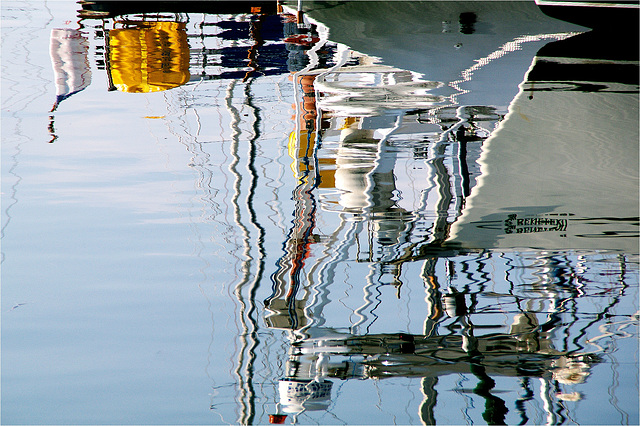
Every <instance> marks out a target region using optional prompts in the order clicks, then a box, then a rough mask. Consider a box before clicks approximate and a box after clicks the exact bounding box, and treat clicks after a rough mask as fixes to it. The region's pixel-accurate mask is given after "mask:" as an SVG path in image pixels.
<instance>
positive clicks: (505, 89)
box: [303, 1, 584, 107]
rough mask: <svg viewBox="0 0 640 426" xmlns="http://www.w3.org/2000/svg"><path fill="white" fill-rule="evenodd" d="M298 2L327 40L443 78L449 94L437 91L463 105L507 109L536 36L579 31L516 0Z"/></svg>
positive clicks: (428, 77) (535, 46)
mask: <svg viewBox="0 0 640 426" xmlns="http://www.w3.org/2000/svg"><path fill="white" fill-rule="evenodd" d="M303 6H304V8H305V10H307V12H306V16H307V17H309V18H310V19H311V20H312V21H314V22H317V23H318V24H322V25H325V26H326V27H328V29H329V39H330V40H331V41H333V42H337V43H343V44H346V45H348V46H349V47H350V48H351V49H353V50H356V51H359V52H362V53H364V54H366V55H369V56H373V57H378V58H381V60H382V63H383V64H385V65H389V66H393V67H397V68H401V69H405V70H410V71H415V72H418V73H420V74H422V75H423V78H424V79H425V80H429V81H438V82H443V83H447V84H449V86H450V87H449V89H448V90H449V92H446V91H445V90H444V88H443V89H442V90H441V91H440V92H441V93H442V94H445V95H452V94H453V95H458V97H457V101H458V102H459V103H461V104H465V105H495V106H503V107H506V106H507V105H508V104H509V102H510V101H511V99H513V97H514V96H515V94H516V93H517V89H516V88H517V85H518V84H519V83H520V82H521V81H522V77H523V75H524V73H525V72H526V70H527V68H528V65H529V64H530V61H531V58H532V57H533V56H534V55H535V52H536V50H537V49H538V48H539V47H540V43H536V41H540V40H548V39H549V38H548V37H546V36H544V35H545V34H547V35H549V34H554V35H558V33H566V32H572V31H573V32H575V31H582V30H584V28H583V27H579V26H576V25H573V24H569V23H566V22H562V21H559V20H556V19H553V18H549V17H548V16H546V15H544V14H543V13H542V12H541V11H540V10H539V8H538V7H537V6H536V5H535V3H533V2H522V1H515V2H494V1H468V2H457V1H456V2H451V1H428V2H357V1H356V2H345V3H341V4H338V5H332V6H333V7H322V5H321V4H320V5H316V4H314V3H313V2H308V3H306V2H305V3H304V4H303ZM489 63H493V64H492V65H491V66H486V65H487V64H489ZM483 75H485V77H488V78H483ZM497 75H499V76H500V78H495V76H497ZM471 76H474V78H471ZM478 77H479V78H478ZM438 94H439V93H438Z"/></svg>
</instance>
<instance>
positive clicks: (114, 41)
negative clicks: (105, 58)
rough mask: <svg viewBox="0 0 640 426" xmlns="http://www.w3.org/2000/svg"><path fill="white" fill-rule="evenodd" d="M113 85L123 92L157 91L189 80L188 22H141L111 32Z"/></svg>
mask: <svg viewBox="0 0 640 426" xmlns="http://www.w3.org/2000/svg"><path fill="white" fill-rule="evenodd" d="M109 49H110V54H109V56H110V57H109V65H110V74H111V80H112V83H113V85H114V86H115V87H116V88H117V89H118V90H120V91H122V92H131V93H147V92H157V91H162V90H167V89H172V88H174V87H178V86H181V85H183V84H185V83H187V82H188V81H189V78H190V74H189V45H188V44H187V33H186V31H185V24H184V23H180V22H163V21H160V22H140V23H138V25H137V26H134V27H133V28H122V29H114V30H111V31H110V32H109Z"/></svg>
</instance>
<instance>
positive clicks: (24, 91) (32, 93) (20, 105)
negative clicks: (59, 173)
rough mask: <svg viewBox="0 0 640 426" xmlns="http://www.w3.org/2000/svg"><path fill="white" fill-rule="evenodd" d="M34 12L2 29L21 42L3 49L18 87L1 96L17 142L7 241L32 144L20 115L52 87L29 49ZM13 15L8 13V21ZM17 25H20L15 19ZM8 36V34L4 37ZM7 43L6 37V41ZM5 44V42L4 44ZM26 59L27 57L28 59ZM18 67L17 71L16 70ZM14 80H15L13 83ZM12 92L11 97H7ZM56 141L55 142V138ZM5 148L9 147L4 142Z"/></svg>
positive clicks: (9, 78)
mask: <svg viewBox="0 0 640 426" xmlns="http://www.w3.org/2000/svg"><path fill="white" fill-rule="evenodd" d="M45 9H46V11H47V14H48V20H47V21H46V22H45V23H44V24H43V25H42V27H41V29H42V30H44V29H45V28H47V27H48V25H49V24H50V23H51V21H53V15H52V13H51V10H50V9H49V7H48V6H46V5H45ZM31 12H32V10H31V9H27V10H20V14H21V17H20V19H21V20H22V19H25V20H26V21H27V24H26V25H24V26H21V27H16V28H11V29H10V30H9V27H7V26H5V27H4V28H3V32H4V31H11V33H12V35H13V34H16V33H17V34H20V37H19V38H18V40H16V44H14V45H12V46H11V47H9V48H6V47H4V46H3V50H2V63H3V73H2V79H3V80H4V81H6V82H13V83H15V84H8V85H7V89H3V91H2V93H3V96H2V109H3V113H2V117H3V123H4V124H3V128H4V129H7V128H8V127H9V124H8V121H9V120H6V121H5V118H6V117H7V115H6V113H7V112H10V113H11V114H10V115H9V117H11V119H12V121H13V123H12V124H13V128H14V129H15V130H14V137H13V138H12V139H13V140H15V141H16V143H15V144H14V145H13V150H14V152H13V153H12V154H11V155H10V158H11V166H10V167H9V169H8V171H7V172H8V174H10V175H11V176H13V177H14V178H15V180H14V182H13V183H12V184H11V187H10V188H11V189H10V192H9V193H10V196H9V199H10V200H11V201H10V202H5V193H4V192H3V194H2V198H3V200H2V204H3V205H4V206H5V208H4V209H3V218H2V222H3V223H2V227H1V228H0V240H4V238H5V236H6V230H7V228H8V227H9V224H10V223H11V220H12V219H13V216H12V215H11V210H12V209H14V208H15V206H16V205H17V204H18V201H19V200H18V188H19V186H20V183H21V182H22V180H23V178H22V176H21V175H20V174H19V173H18V170H19V168H20V160H19V159H20V157H21V155H22V145H24V144H25V143H27V142H29V141H31V140H32V139H31V138H30V137H29V136H27V135H26V134H25V133H23V128H24V124H23V118H22V116H21V114H20V113H21V112H22V111H24V110H25V109H27V107H28V106H29V105H31V103H32V102H34V101H35V100H37V99H38V98H40V97H41V96H43V95H44V94H46V93H47V86H48V84H49V80H48V79H45V78H44V77H43V76H42V72H43V71H44V68H43V67H41V66H40V65H38V64H37V63H34V62H32V55H31V51H30V49H29V40H31V39H32V31H33V30H34V28H33V27H32V26H31V25H30V24H32V23H34V22H35V16H34V15H33V14H32V13H31ZM9 17H10V16H9V15H8V14H7V15H6V18H9ZM16 22H19V21H18V20H16ZM4 35H7V36H8V35H9V34H4ZM3 40H4V38H3ZM3 44H4V43H3ZM25 56H26V58H25ZM14 67H15V68H14ZM13 69H16V70H19V71H18V72H24V73H25V74H27V75H35V76H36V77H38V80H39V81H40V82H41V83H42V84H35V79H33V80H31V81H30V83H31V84H29V85H28V86H27V85H21V84H18V80H17V76H14V75H12V71H11V70H13ZM14 78H15V79H16V80H14ZM7 93H9V95H7ZM54 140H55V139H54ZM3 146H6V145H5V144H4V143H3ZM5 260H6V254H5V251H4V250H0V264H3V263H4V262H5Z"/></svg>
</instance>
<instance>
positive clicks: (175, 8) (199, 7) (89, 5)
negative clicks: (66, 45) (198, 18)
mask: <svg viewBox="0 0 640 426" xmlns="http://www.w3.org/2000/svg"><path fill="white" fill-rule="evenodd" d="M80 5H81V6H82V10H81V11H80V16H81V17H83V18H96V17H100V18H111V17H114V16H118V15H127V14H133V13H217V14H241V13H264V14H275V13H276V11H277V3H276V2H275V1H259V0H258V1H215V0H209V1H204V0H202V1H126V0H125V1H119V0H118V1H81V2H80Z"/></svg>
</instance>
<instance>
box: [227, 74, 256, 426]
mask: <svg viewBox="0 0 640 426" xmlns="http://www.w3.org/2000/svg"><path fill="white" fill-rule="evenodd" d="M251 81H252V80H249V81H248V82H247V83H246V84H245V92H244V93H245V104H246V105H248V106H249V108H250V109H251V110H252V111H253V113H254V122H253V126H252V127H253V132H252V133H253V134H252V135H251V138H250V140H249V141H248V146H249V152H248V160H247V161H248V163H247V169H248V170H249V171H250V173H251V180H250V182H249V187H248V193H247V198H246V206H247V207H246V208H247V210H248V212H249V221H250V223H251V224H252V225H253V227H254V228H255V229H256V230H257V232H258V236H257V238H256V241H255V242H252V241H251V232H250V231H249V229H248V228H247V226H246V225H245V224H244V223H243V220H242V213H241V208H240V195H241V193H242V175H241V174H240V173H239V171H238V168H237V166H238V164H239V162H240V155H239V144H240V135H241V130H240V126H239V124H240V121H241V118H240V114H239V112H238V110H237V108H236V107H234V106H233V103H232V98H233V92H234V89H235V87H236V85H237V80H232V81H231V82H230V83H229V86H228V88H227V95H226V97H225V104H226V107H227V109H228V111H229V113H230V114H231V117H232V121H231V130H232V135H231V140H232V143H231V155H232V157H233V161H232V162H231V164H229V171H230V172H231V173H232V175H233V176H234V177H235V182H234V195H233V197H232V200H231V203H232V205H233V207H234V222H235V223H236V225H237V226H238V228H239V229H240V230H241V232H242V236H243V247H244V250H243V253H242V254H243V259H244V260H243V261H242V267H241V273H242V276H241V277H240V280H239V281H238V283H237V284H236V286H235V289H234V294H235V296H236V298H237V299H238V302H239V304H240V313H239V314H240V315H239V320H240V324H241V327H242V333H241V334H240V336H239V338H240V343H241V348H240V352H239V353H238V362H237V365H236V370H235V374H236V376H237V377H238V380H239V387H240V398H239V402H240V404H241V412H240V418H239V422H240V423H241V424H252V422H253V419H254V417H255V397H256V396H255V390H254V385H253V375H254V362H255V360H256V353H255V350H256V348H257V347H258V345H259V344H260V340H259V338H258V320H257V318H256V306H255V302H256V301H255V298H256V291H257V287H258V285H259V282H260V280H261V277H262V274H263V271H264V255H265V252H264V229H263V228H262V226H260V225H259V224H258V222H257V220H256V214H255V210H254V208H253V198H254V195H255V190H256V186H257V181H258V179H257V173H256V170H255V166H254V164H253V163H254V161H255V156H256V148H255V144H256V142H257V140H258V138H259V137H260V118H259V109H258V108H256V107H255V106H254V105H253V101H252V99H251V91H250V84H251ZM254 244H255V246H257V247H258V259H257V270H256V272H255V273H254V274H253V280H251V276H252V271H251V269H252V263H253V262H254V261H255V260H256V259H254V258H253V256H252V254H251V251H252V247H253V245H254ZM250 281H252V282H251V283H250ZM247 285H248V299H247V298H246V297H245V294H244V291H245V287H246V286H247Z"/></svg>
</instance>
